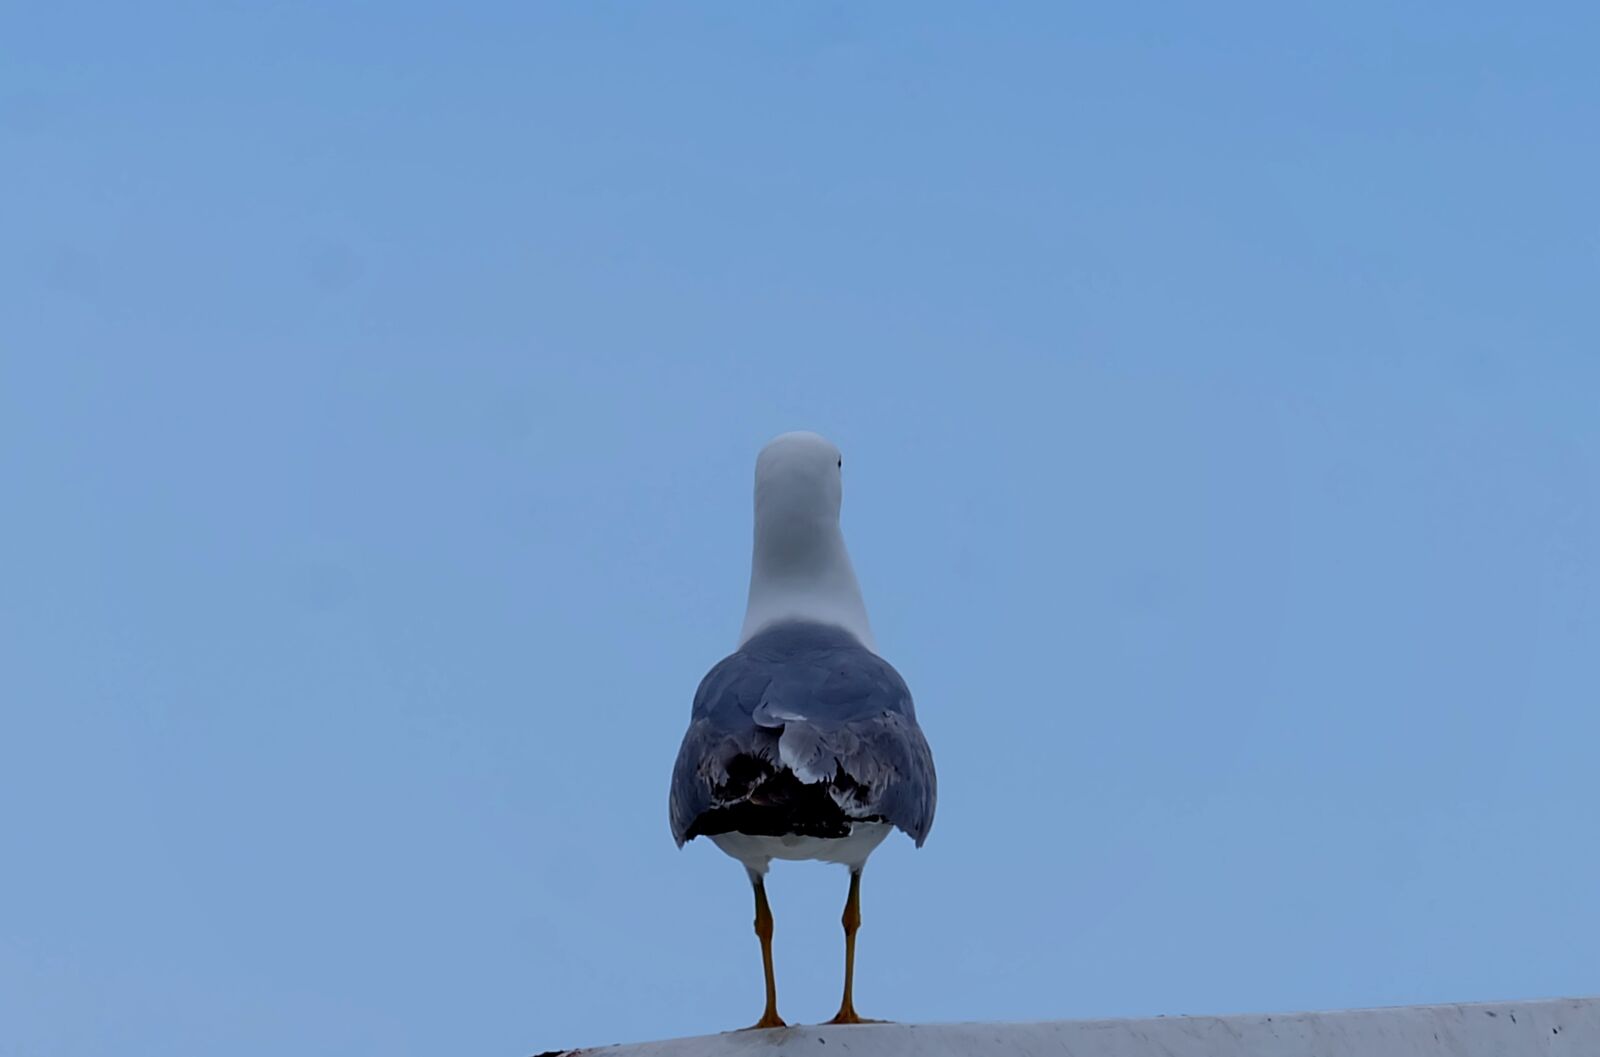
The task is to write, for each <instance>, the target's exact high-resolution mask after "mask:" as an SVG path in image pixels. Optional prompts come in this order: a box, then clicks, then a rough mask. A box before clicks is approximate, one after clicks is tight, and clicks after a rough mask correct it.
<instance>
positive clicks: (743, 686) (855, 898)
mask: <svg viewBox="0 0 1600 1057" xmlns="http://www.w3.org/2000/svg"><path fill="white" fill-rule="evenodd" d="M843 467H844V460H843V459H842V458H841V457H840V455H839V449H838V448H835V447H834V446H833V445H832V444H831V443H829V442H828V441H827V440H825V439H824V438H822V437H819V436H817V435H816V434H815V433H785V434H784V435H782V436H781V437H778V438H776V439H775V440H773V441H772V442H771V443H770V444H768V445H767V446H766V447H765V448H763V449H762V450H761V455H760V457H759V458H757V460H756V497H755V498H756V502H755V508H756V511H755V513H756V517H755V548H754V553H753V556H752V558H751V563H750V601H749V605H748V608H747V609H746V611H745V619H744V630H743V631H742V632H741V633H740V637H739V648H738V650H736V651H735V652H734V653H733V654H731V655H730V656H728V657H726V658H724V659H723V660H722V661H721V662H720V663H718V664H717V666H716V667H714V668H712V669H711V671H710V672H708V673H707V674H706V677H705V679H704V680H702V681H701V683H700V689H699V691H698V692H697V693H696V694H695V698H694V708H693V710H692V712H691V714H690V719H689V731H688V733H687V734H685V735H684V738H683V746H682V748H680V749H679V750H678V762H677V766H676V767H674V768H673V772H672V791H671V796H670V807H671V817H672V836H673V838H674V839H676V840H677V842H678V845H679V847H682V845H683V843H684V842H685V841H688V840H692V839H694V838H695V837H698V836H701V835H704V836H707V837H710V838H711V840H712V842H713V843H714V844H716V846H717V847H718V848H721V849H722V850H723V851H724V852H726V853H727V854H728V855H731V856H732V857H733V858H735V859H738V860H739V862H741V863H742V864H744V867H745V870H746V871H747V872H748V874H749V876H750V884H751V885H752V887H754V889H755V900H756V920H755V927H756V935H757V936H758V937H760V940H761V963H762V968H763V969H764V971H765V973H766V986H767V1004H766V1008H765V1010H763V1012H762V1014H761V1019H760V1020H758V1021H757V1022H756V1023H755V1024H754V1025H753V1027H757V1028H774V1027H782V1026H783V1024H784V1021H783V1019H782V1018H781V1017H779V1016H778V990H777V984H776V982H775V981H774V980H773V975H772V911H771V909H770V908H769V907H768V906H767V893H766V885H765V877H766V873H767V869H768V867H769V866H770V865H771V863H772V860H773V859H820V860H822V861H823V862H834V863H841V864H842V865H844V866H846V867H848V868H849V870H850V895H849V898H848V900H847V901H846V903H845V908H844V917H843V919H842V920H843V924H844V944H845V946H844V952H845V953H844V997H843V999H842V1000H841V1002H840V1004H839V1012H838V1014H836V1015H835V1016H834V1018H833V1020H831V1021H829V1023H830V1024H859V1023H862V1018H861V1017H860V1016H858V1015H857V1014H856V1009H855V1003H854V999H853V996H852V994H851V985H852V982H853V979H854V976H855V954H856V929H857V928H858V927H859V926H860V924H861V869H862V867H863V866H865V865H866V861H867V856H869V855H871V854H872V851H873V849H875V848H876V847H877V846H878V845H879V844H880V843H882V842H883V839H884V838H885V837H886V836H888V835H889V831H890V829H892V828H894V827H899V828H900V829H901V830H903V831H904V832H905V833H907V834H909V835H910V836H911V838H912V839H913V840H915V841H916V842H917V846H918V847H921V846H922V842H923V840H924V839H925V838H926V837H927V835H928V829H929V827H931V826H932V825H933V808H934V800H935V792H936V790H935V780H934V773H933V756H932V754H931V753H930V752H929V751H928V743H927V741H926V740H925V739H924V738H923V736H922V731H921V729H920V728H918V726H917V715H916V711H915V709H914V708H913V707H912V704H911V691H909V690H908V689H906V684H905V680H903V679H901V678H900V673H899V672H896V671H895V670H894V668H892V667H890V665H889V662H888V661H885V660H884V659H883V658H881V657H879V656H878V655H877V654H876V653H875V652H873V648H874V644H873V641H872V629H871V628H870V627H869V626H868V624H867V610H866V605H865V604H864V603H863V602H862V600H861V588H860V586H859V585H858V584H857V583H856V574H855V570H854V569H853V568H852V567H851V565H850V555H849V554H848V553H847V552H846V550H845V546H844V536H843V534H842V533H841V532H840V531H839V505H840V499H841V495H842V485H841V474H842V472H843Z"/></svg>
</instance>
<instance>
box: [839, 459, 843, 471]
mask: <svg viewBox="0 0 1600 1057" xmlns="http://www.w3.org/2000/svg"><path fill="white" fill-rule="evenodd" d="M839 469H841V470H842V469H844V460H843V459H840V460H839Z"/></svg>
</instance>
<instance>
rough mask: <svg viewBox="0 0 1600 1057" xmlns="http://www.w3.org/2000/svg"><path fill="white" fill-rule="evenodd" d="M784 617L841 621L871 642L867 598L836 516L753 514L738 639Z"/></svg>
mask: <svg viewBox="0 0 1600 1057" xmlns="http://www.w3.org/2000/svg"><path fill="white" fill-rule="evenodd" d="M788 620H808V621H815V622H817V623H820V624H832V625H835V626H838V627H842V628H844V629H845V630H846V631H848V632H850V634H852V635H854V636H855V637H856V638H857V639H859V640H861V644H862V645H864V646H866V647H867V648H868V649H871V648H873V641H872V628H871V625H869V624H868V622H867V606H866V602H865V601H864V600H863V599H862V597H861V585H860V584H859V583H857V582H856V573H855V569H854V567H853V566H852V565H851V564H850V553H849V551H847V550H846V549H845V545H844V534H843V533H842V532H840V531H839V525H838V522H837V521H836V520H833V519H831V518H830V519H815V520H813V519H806V518H795V517H783V518H763V517H761V516H759V514H758V516H757V518H756V534H755V547H754V549H753V551H752V554H751V561H750V600H749V604H748V605H747V607H746V608H745V616H744V629H743V630H742V631H741V632H740V633H739V644H740V645H741V646H742V645H744V643H745V642H747V641H749V639H750V638H752V637H753V636H754V635H756V634H757V633H759V632H761V631H763V630H765V629H766V628H769V627H771V626H772V625H774V624H778V623H782V622H784V621H788Z"/></svg>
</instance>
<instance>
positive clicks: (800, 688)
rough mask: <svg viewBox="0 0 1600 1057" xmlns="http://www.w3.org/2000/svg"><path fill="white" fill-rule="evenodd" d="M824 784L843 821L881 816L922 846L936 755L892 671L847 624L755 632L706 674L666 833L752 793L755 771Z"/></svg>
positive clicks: (687, 830) (683, 834)
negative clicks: (769, 770) (848, 630)
mask: <svg viewBox="0 0 1600 1057" xmlns="http://www.w3.org/2000/svg"><path fill="white" fill-rule="evenodd" d="M765 768H772V769H775V770H778V771H786V772H788V773H790V774H792V775H793V776H794V777H795V778H797V779H798V780H799V781H800V782H802V783H805V784H807V785H817V784H823V783H828V791H829V793H830V795H831V796H832V797H833V799H834V801H835V802H836V803H837V804H838V805H839V807H840V808H841V809H842V810H843V811H844V812H845V814H846V815H847V816H849V817H851V818H863V819H864V818H882V819H886V820H888V821H889V822H891V823H893V824H894V825H895V826H897V827H899V828H900V829H902V830H904V831H905V832H906V833H907V834H909V835H910V836H911V838H912V839H913V840H915V841H916V843H917V844H918V846H920V845H921V844H922V842H923V841H924V840H925V839H926V838H927V835H928V830H929V829H930V828H931V827H932V825H933V813H934V806H935V802H936V800H937V779H936V777H935V774H934V768H933V754H932V752H931V751H930V750H929V749H928V743H927V740H926V739H925V738H924V737H923V736H922V730H921V728H919V727H918V726H917V717H916V710H915V707H914V706H913V704H912V700H911V692H910V690H909V689H907V687H906V684H905V680H904V679H902V678H901V677H900V673H899V672H896V671H895V670H894V668H893V667H892V666H891V665H890V664H889V663H888V662H887V661H885V660H884V659H883V658H881V657H879V656H878V655H877V654H875V653H873V652H872V651H870V650H868V649H866V648H865V647H863V646H862V645H861V644H860V643H859V642H857V641H856V640H855V639H854V638H853V637H852V636H850V635H849V634H848V633H846V632H844V631H842V630H840V629H836V628H830V627H826V626H824V625H815V624H791V625H784V626H780V627H778V628H774V629H772V630H769V631H766V632H763V633H762V634H760V635H757V636H756V637H755V638H753V639H751V640H750V641H749V642H747V643H746V644H745V645H744V646H743V647H742V648H741V649H740V650H739V651H738V652H737V653H734V654H733V655H732V656H729V657H727V658H726V659H724V660H723V661H722V662H721V663H719V664H718V665H717V666H716V667H714V668H712V669H711V671H710V672H709V673H707V675H706V677H705V679H704V680H703V681H702V682H701V684H700V689H699V691H698V692H697V693H696V694H695V700H694V708H693V710H692V713H691V717H690V723H689V730H688V733H687V734H686V735H685V736H684V740H683V745H682V747H681V748H680V749H679V751H678V761H677V765H676V767H675V768H674V769H673V775H672V789H671V795H670V798H669V799H670V809H671V821H672V834H673V837H674V838H675V839H676V840H677V842H678V843H679V844H680V845H681V844H682V843H683V842H684V841H685V840H688V839H689V838H690V837H692V836H693V835H694V834H693V833H692V832H691V831H692V830H693V828H694V823H695V820H696V819H698V818H699V817H700V816H701V815H702V814H704V813H706V812H708V811H712V810H715V809H719V808H725V807H728V806H729V805H730V804H734V803H735V802H737V801H739V800H741V799H748V798H750V797H751V795H752V791H753V789H752V786H753V784H754V780H753V778H752V777H751V772H752V770H754V769H765Z"/></svg>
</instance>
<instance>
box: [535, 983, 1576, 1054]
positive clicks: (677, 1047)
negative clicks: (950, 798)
mask: <svg viewBox="0 0 1600 1057" xmlns="http://www.w3.org/2000/svg"><path fill="white" fill-rule="evenodd" d="M549 1052H551V1053H572V1054H584V1055H594V1057H794V1055H805V1057H841V1055H852V1057H913V1055H915V1057H1022V1055H1028V1057H1053V1055H1060V1057H1217V1055H1224V1054H1225V1055H1227V1057H1517V1055H1519V1054H1540V1055H1549V1057H1563V1055H1567V1054H1571V1055H1573V1057H1580V1055H1581V1057H1593V1055H1595V1054H1600V997H1592V998H1551V999H1533V1000H1529V1001H1522V1002H1473V1003H1457V1004H1450V1005H1430V1006H1389V1007H1383V1008H1376V1009H1345V1010H1332V1011H1327V1012H1312V1013H1248V1014H1231V1015H1226V1016H1189V1015H1185V1016H1170V1017H1146V1018H1139V1019H1121V1020H1056V1021H1040V1022H1035V1023H1015V1024H1013V1023H965V1024H864V1025H859V1026H853V1027H829V1026H826V1025H800V1026H795V1027H789V1028H778V1029H775V1030H771V1031H733V1032H727V1033H724V1034H720V1035H703V1036H699V1037H697V1038H686V1039H669V1040H664V1041H660V1042H644V1043H637V1044H632V1045H618V1046H602V1047H596V1048H593V1049H582V1050H570V1051H561V1050H555V1051H549Z"/></svg>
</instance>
